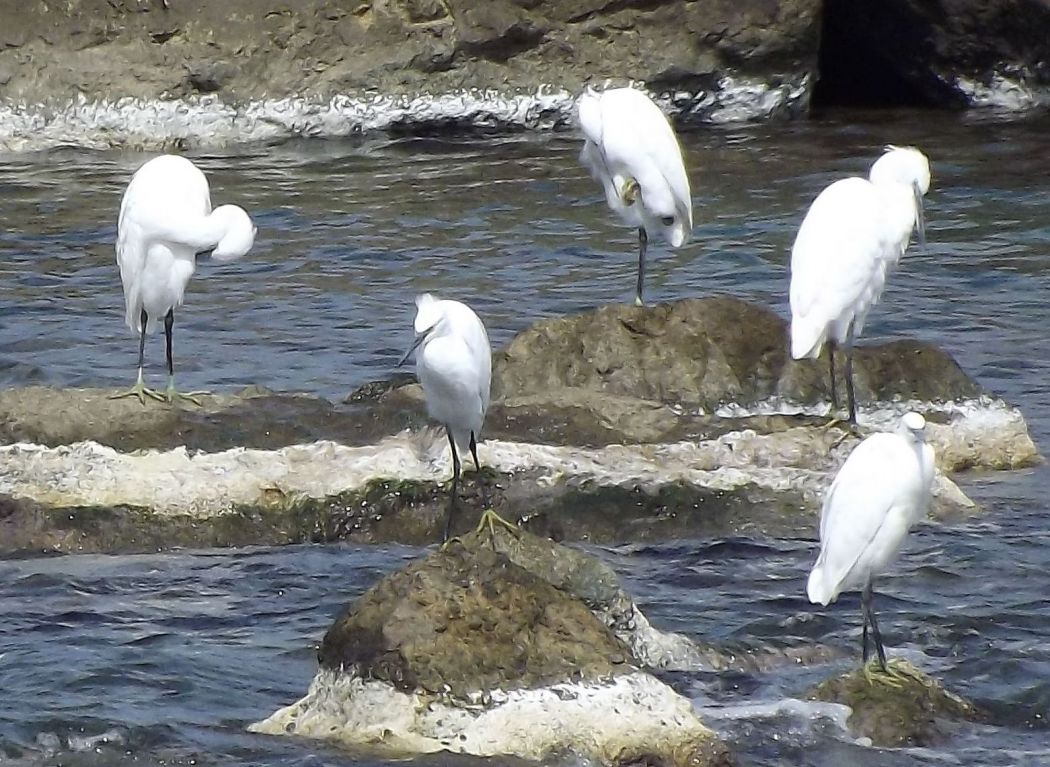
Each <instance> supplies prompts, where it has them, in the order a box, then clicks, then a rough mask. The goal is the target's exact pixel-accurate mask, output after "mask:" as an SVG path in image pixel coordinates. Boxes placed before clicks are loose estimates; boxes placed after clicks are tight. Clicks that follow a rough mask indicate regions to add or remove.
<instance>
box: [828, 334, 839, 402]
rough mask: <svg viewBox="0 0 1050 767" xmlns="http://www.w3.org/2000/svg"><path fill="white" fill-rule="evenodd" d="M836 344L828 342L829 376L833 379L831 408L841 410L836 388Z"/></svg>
mask: <svg viewBox="0 0 1050 767" xmlns="http://www.w3.org/2000/svg"><path fill="white" fill-rule="evenodd" d="M835 346H836V344H835V342H834V341H828V374H829V377H830V378H831V407H832V408H833V409H834V410H838V409H839V393H838V390H837V387H836V386H835Z"/></svg>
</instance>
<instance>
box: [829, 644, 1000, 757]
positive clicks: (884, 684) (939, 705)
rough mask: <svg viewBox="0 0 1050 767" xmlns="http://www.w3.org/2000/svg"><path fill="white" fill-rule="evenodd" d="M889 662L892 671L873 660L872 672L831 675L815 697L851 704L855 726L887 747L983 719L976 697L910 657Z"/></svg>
mask: <svg viewBox="0 0 1050 767" xmlns="http://www.w3.org/2000/svg"><path fill="white" fill-rule="evenodd" d="M887 666H888V668H889V670H890V673H889V674H886V673H883V672H881V671H880V670H878V668H877V666H876V665H874V662H873V663H872V664H869V666H868V668H869V669H870V672H869V673H865V669H864V668H860V669H856V670H854V671H851V672H849V673H847V674H843V675H842V676H839V677H835V678H833V679H829V680H827V681H825V682H822V683H821V684H819V685H818V686H817V687H816V688H815V689H814V690H813V691H812V692H810V694H809V698H810V699H811V700H822V701H825V702H828V703H841V704H843V705H846V706H849V707H850V709H851V710H852V713H851V714H850V716H849V719H848V720H847V724H848V726H849V727H850V729H851V730H852V731H853V732H854V733H856V734H857V735H858V736H859V737H864V738H868V739H870V740H871V742H872V744H873V745H875V746H879V747H884V748H892V747H899V746H928V745H933V744H935V743H938V742H941V741H943V740H944V738H945V737H947V735H948V732H947V728H948V727H949V726H950V723H951V722H958V721H968V722H973V721H978V720H979V719H980V714H979V712H978V711H977V709H976V707H975V706H974V705H973V704H972V703H970V702H969V701H967V700H964V699H963V698H961V697H959V696H958V695H955V694H954V693H951V692H948V691H947V690H945V689H944V687H942V686H941V684H940V683H938V682H937V681H936V680H934V679H932V678H931V677H929V676H928V675H927V674H926V673H924V672H923V671H922V670H920V669H918V668H916V667H915V666H913V665H912V664H910V663H908V662H907V661H905V660H901V659H890V660H889V661H888V662H887Z"/></svg>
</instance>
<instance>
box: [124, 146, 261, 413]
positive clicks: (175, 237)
mask: <svg viewBox="0 0 1050 767" xmlns="http://www.w3.org/2000/svg"><path fill="white" fill-rule="evenodd" d="M255 234H256V229H255V225H254V224H253V223H252V220H251V218H249V216H248V214H247V213H246V212H245V210H244V209H243V208H241V207H238V206H237V205H222V206H220V207H218V208H215V209H214V210H212V207H211V194H210V191H209V189H208V179H207V178H205V176H204V174H203V173H202V172H201V171H200V170H199V169H198V168H197V166H195V165H194V164H193V163H192V162H190V161H189V160H187V159H186V158H184V157H177V156H175V155H161V156H160V157H154V158H153V159H152V160H149V161H148V162H147V163H145V164H144V165H143V166H142V167H140V168H139V169H138V170H137V171H135V175H134V176H132V178H131V182H130V183H129V184H128V188H127V189H126V190H125V191H124V197H123V199H122V200H121V203H120V217H119V219H118V221H117V245H116V251H117V265H118V266H119V267H120V281H121V282H122V283H123V285H124V302H125V307H126V315H125V319H126V322H127V325H128V327H129V328H131V329H132V330H133V331H135V332H137V333H138V335H139V369H138V380H137V381H136V383H135V385H134V386H132V387H131V388H130V389H129V390H128V391H126V392H121V393H120V394H116V395H114V396H115V397H127V396H135V397H138V398H139V400H140V401H141V402H142V403H143V404H145V401H146V397H152V398H154V399H158V400H167V401H168V402H174V401H175V400H176V399H185V400H189V401H191V402H194V403H196V404H200V403H199V402H198V401H197V400H196V399H195V397H194V396H193V394H181V393H179V392H177V391H176V390H175V364H174V362H173V360H172V353H171V338H172V328H173V325H174V322H175V308H176V307H178V306H181V305H182V300H183V294H184V293H185V291H186V285H187V283H188V282H189V280H190V277H191V276H192V275H193V270H194V267H195V266H196V263H197V254H198V253H203V252H207V251H210V252H211V257H212V258H214V259H215V260H216V261H233V260H235V259H238V258H240V257H241V256H243V255H244V254H245V253H247V252H248V251H249V250H251V248H252V245H253V244H254V242H255ZM161 317H163V318H164V336H165V349H166V353H167V362H168V388H167V390H166V391H165V392H164V393H161V392H157V391H154V390H153V389H148V388H146V386H145V385H144V383H143V380H142V363H143V354H144V352H145V347H146V334H147V333H149V332H151V331H152V330H153V329H154V328H155V327H156V324H157V320H158V319H159V318H161Z"/></svg>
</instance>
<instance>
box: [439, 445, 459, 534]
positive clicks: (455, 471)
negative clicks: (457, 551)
mask: <svg viewBox="0 0 1050 767" xmlns="http://www.w3.org/2000/svg"><path fill="white" fill-rule="evenodd" d="M445 431H446V433H447V434H448V444H449V447H451V448H452V492H451V493H449V496H448V511H447V512H446V513H445V533H444V535H443V536H442V538H441V540H442V542H444V541H447V540H448V539H449V536H450V535H451V534H452V517H453V515H454V514H455V511H456V491H457V489H458V488H459V453H458V452H457V451H456V440H454V439H453V438H452V429H450V428H448V426H446V427H445Z"/></svg>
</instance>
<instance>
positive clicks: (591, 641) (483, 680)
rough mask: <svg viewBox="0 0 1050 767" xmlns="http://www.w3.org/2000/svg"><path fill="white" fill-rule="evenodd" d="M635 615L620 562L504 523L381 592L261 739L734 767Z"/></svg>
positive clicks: (341, 628) (335, 629)
mask: <svg viewBox="0 0 1050 767" xmlns="http://www.w3.org/2000/svg"><path fill="white" fill-rule="evenodd" d="M610 595H615V597H616V599H615V602H616V604H615V606H614V607H612V608H610V602H609V599H608V597H609V596H610ZM594 607H597V608H598V612H592V609H593V608H594ZM589 608H591V609H589ZM634 614H635V608H634V606H633V604H631V601H630V598H629V597H627V596H626V595H625V594H624V593H623V592H622V591H621V590H620V589H619V587H618V585H617V584H616V578H615V576H614V575H613V574H612V572H611V570H609V569H608V568H607V567H606V566H605V565H602V564H601V563H600V562H598V561H597V560H594V559H592V558H591V557H589V556H587V555H584V554H581V553H580V552H576V551H572V550H569V549H566V548H564V547H562V546H559V545H557V544H553V543H551V542H550V541H546V540H542V539H539V538H534V537H532V536H529V535H528V534H527V533H510V532H508V531H507V530H506V529H505V528H503V527H502V526H500V525H499V524H496V525H495V526H494V527H492V528H491V529H485V530H479V531H478V532H475V533H473V534H471V535H468V536H465V537H463V538H462V539H460V540H458V541H454V542H452V543H450V544H449V545H448V546H446V547H444V548H442V549H439V550H438V551H436V552H434V553H433V554H431V555H429V556H428V557H426V558H425V559H423V560H420V561H418V562H415V563H413V564H411V565H409V566H408V567H407V568H405V569H404V570H401V571H399V572H397V573H394V574H393V575H390V576H387V577H386V578H384V579H383V580H381V581H380V582H379V583H377V584H376V585H375V586H373V587H372V588H371V589H369V591H368V592H366V593H365V594H364V595H363V596H362V597H361V598H360V599H359V600H358V601H357V602H356V603H355V604H354V605H352V606H351V607H350V608H349V609H348V610H347V611H346V612H345V613H344V614H343V615H342V616H341V617H339V618H338V619H337V620H336V621H335V623H334V624H333V625H332V627H331V628H330V629H329V630H328V633H327V634H326V635H325V637H324V641H323V642H322V644H321V648H320V652H319V660H320V664H321V671H320V672H319V674H318V677H317V678H316V679H315V680H314V683H313V685H311V689H310V691H309V693H308V694H307V696H306V697H305V698H304V699H303V700H301V701H299V702H298V703H295V704H293V705H292V706H289V707H287V708H284V709H281V710H279V711H278V712H276V713H275V714H274V715H273V716H271V717H270V718H268V719H267V720H265V721H263V722H260V723H258V724H256V725H253V727H252V729H253V730H254V731H256V732H266V733H273V734H292V735H300V736H309V737H323V738H327V739H332V740H337V741H340V742H343V743H348V744H361V743H367V744H368V745H369V746H370V747H373V748H385V749H391V750H395V751H424V752H425V751H435V750H439V749H445V750H450V751H456V752H460V753H471V754H476V755H481V756H488V755H495V754H512V755H517V756H521V757H525V758H528V759H540V760H541V759H546V758H550V757H551V756H553V755H555V754H565V753H575V754H578V755H580V756H583V757H585V758H590V759H597V760H599V761H600V762H602V763H605V764H617V765H618V764H635V763H638V762H645V763H658V764H667V765H697V766H700V765H722V764H729V763H730V760H729V757H728V754H727V751H726V749H725V747H724V746H723V745H722V744H720V743H719V742H718V741H717V740H716V738H715V736H714V734H713V733H712V732H711V731H710V730H708V729H707V728H706V727H704V726H703V724H702V723H701V722H700V721H699V720H698V719H697V718H696V715H695V714H694V713H693V710H692V705H691V704H690V702H689V701H688V700H687V699H684V698H682V697H680V696H678V695H677V694H676V693H674V692H673V691H672V690H671V689H670V688H669V687H667V686H666V685H664V684H663V683H661V682H658V681H657V680H656V679H654V678H652V677H650V676H648V675H647V674H645V673H644V672H643V671H641V668H640V667H641V665H642V663H643V660H642V658H641V657H639V654H636V652H635V650H634V649H633V648H632V647H631V646H630V644H629V643H628V642H627V641H625V640H624V639H623V638H622V637H621V636H620V635H618V633H617V631H616V629H617V628H619V629H620V630H621V633H630V632H631V631H632V630H633V628H634V621H633V616H634ZM614 615H615V616H617V617H613V616H614ZM626 616H631V618H627V617H626ZM643 620H644V619H643ZM646 626H647V624H646ZM657 634H658V632H655V631H653V630H651V629H649V634H648V636H647V638H646V639H645V640H643V641H641V643H639V644H638V646H639V647H643V646H644V645H645V642H648V643H649V644H653V641H654V640H653V637H655V636H656V635H657Z"/></svg>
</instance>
